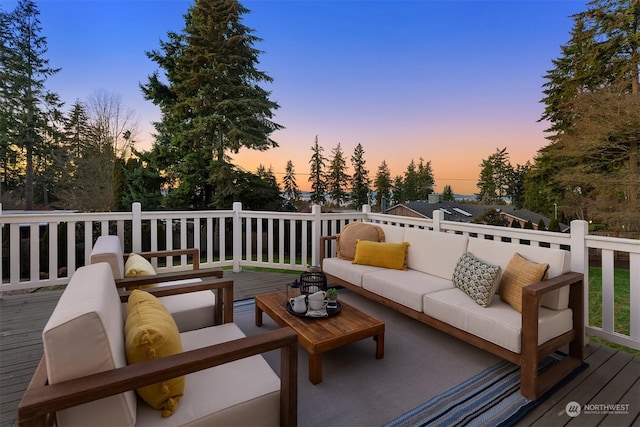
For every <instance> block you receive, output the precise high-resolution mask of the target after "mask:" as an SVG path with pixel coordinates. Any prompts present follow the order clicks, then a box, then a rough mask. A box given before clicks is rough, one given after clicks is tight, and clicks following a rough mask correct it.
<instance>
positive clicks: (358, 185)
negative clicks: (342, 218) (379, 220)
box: [351, 144, 371, 209]
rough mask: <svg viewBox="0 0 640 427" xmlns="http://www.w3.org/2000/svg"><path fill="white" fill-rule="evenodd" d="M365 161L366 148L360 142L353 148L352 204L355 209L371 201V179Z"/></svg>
mask: <svg viewBox="0 0 640 427" xmlns="http://www.w3.org/2000/svg"><path fill="white" fill-rule="evenodd" d="M365 163H366V161H365V159H364V148H362V144H358V145H356V148H355V149H354V150H353V156H351V166H352V167H353V177H352V178H351V206H352V207H353V208H354V209H358V208H361V207H362V205H365V204H369V203H371V202H370V200H369V193H370V192H371V179H369V171H367V168H366V166H365Z"/></svg>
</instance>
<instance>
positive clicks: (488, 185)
mask: <svg viewBox="0 0 640 427" xmlns="http://www.w3.org/2000/svg"><path fill="white" fill-rule="evenodd" d="M480 167H481V170H480V178H479V180H478V184H477V186H478V188H479V189H480V192H479V193H478V194H477V195H476V196H477V197H478V199H479V200H481V202H482V203H485V204H492V203H505V200H504V199H505V197H506V196H507V195H508V193H509V185H510V183H512V182H514V180H513V168H512V166H511V164H510V163H509V153H507V149H506V147H505V148H503V149H502V150H500V149H496V152H495V153H494V154H491V155H490V156H489V157H488V158H487V159H484V160H482V164H481V165H480Z"/></svg>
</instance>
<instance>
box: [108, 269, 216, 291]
mask: <svg viewBox="0 0 640 427" xmlns="http://www.w3.org/2000/svg"><path fill="white" fill-rule="evenodd" d="M223 274H224V273H223V271H222V270H220V269H217V268H211V269H206V270H188V271H175V272H168V273H160V274H156V275H154V276H137V277H125V278H123V279H116V280H115V285H116V287H117V288H130V287H133V286H142V285H151V284H154V283H164V282H173V281H176V280H185V279H204V278H206V277H218V278H220V277H222V275H223Z"/></svg>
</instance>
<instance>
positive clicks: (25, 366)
mask: <svg viewBox="0 0 640 427" xmlns="http://www.w3.org/2000/svg"><path fill="white" fill-rule="evenodd" d="M297 275H298V273H295V274H288V273H272V272H261V271H247V270H245V271H243V272H241V273H232V272H229V271H225V275H224V277H227V278H231V279H233V281H234V298H235V299H236V300H241V299H246V298H252V297H254V296H256V295H258V294H262V293H269V292H275V291H282V290H284V287H285V285H286V284H287V283H290V282H291V281H292V280H293V279H294V278H296V277H297ZM61 294H62V291H46V292H35V293H31V294H26V295H12V296H4V297H3V298H2V299H0V427H13V426H17V421H16V417H17V406H18V403H19V401H20V399H21V397H22V394H23V393H24V390H25V389H26V387H27V385H28V383H29V381H30V380H31V376H32V375H33V372H34V371H35V368H36V366H37V364H38V362H39V360H40V358H41V357H42V351H43V350H42V338H41V335H42V330H43V328H44V326H45V324H46V322H47V320H48V319H49V316H50V315H51V313H52V312H53V309H54V307H55V305H56V303H57V301H58V299H59V297H60V295H61ZM585 361H586V362H587V363H589V367H588V368H587V369H586V370H584V371H582V372H581V373H580V374H578V375H576V376H575V378H573V379H572V380H571V381H570V382H568V383H567V384H565V385H563V386H562V387H561V388H560V389H558V390H557V391H556V392H555V393H554V394H553V395H552V396H551V397H550V398H549V399H547V400H545V401H544V402H542V403H541V404H540V405H538V406H537V407H536V408H534V409H533V410H532V411H531V412H529V413H528V414H527V415H525V417H523V418H522V419H521V420H520V421H519V422H518V423H517V425H518V426H544V427H546V426H554V425H570V426H571V425H576V426H577V425H580V426H583V425H599V426H637V425H639V424H640V405H639V404H638V403H637V399H638V395H639V394H640V359H638V358H633V357H631V356H630V355H628V354H626V353H622V352H619V351H617V350H614V349H612V348H609V347H605V346H601V345H598V344H589V345H588V346H587V347H585ZM570 401H577V402H592V403H602V404H611V403H629V404H630V408H629V414H628V415H625V416H621V415H615V416H606V415H604V416H602V417H589V418H584V417H578V418H576V419H574V420H572V422H570V423H569V424H567V417H566V416H564V415H563V414H564V408H565V406H566V404H567V402H570ZM585 422H587V423H589V424H585Z"/></svg>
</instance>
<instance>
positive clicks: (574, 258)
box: [570, 219, 589, 344]
mask: <svg viewBox="0 0 640 427" xmlns="http://www.w3.org/2000/svg"><path fill="white" fill-rule="evenodd" d="M587 234H589V223H587V221H584V220H579V219H575V220H573V221H571V243H570V249H571V271H576V272H581V273H583V274H584V282H583V283H584V284H583V304H584V305H583V311H584V324H585V326H589V249H588V248H587ZM584 342H585V344H587V343H588V342H589V341H588V337H587V334H586V331H585V334H584Z"/></svg>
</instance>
